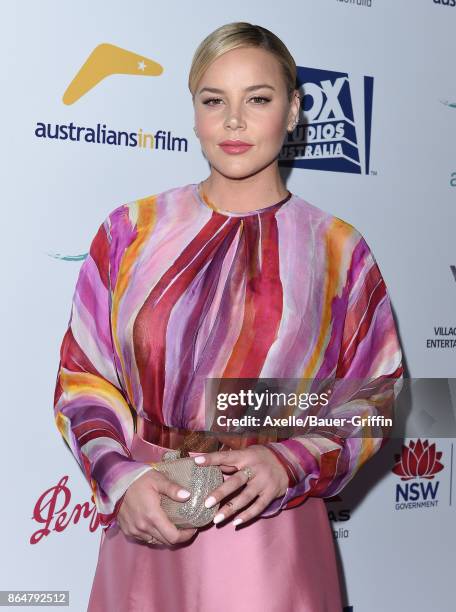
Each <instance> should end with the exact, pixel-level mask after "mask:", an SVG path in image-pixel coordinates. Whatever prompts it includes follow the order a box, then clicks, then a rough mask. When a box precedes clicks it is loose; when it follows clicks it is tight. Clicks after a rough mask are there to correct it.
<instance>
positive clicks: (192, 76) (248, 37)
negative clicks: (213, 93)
mask: <svg viewBox="0 0 456 612" xmlns="http://www.w3.org/2000/svg"><path fill="white" fill-rule="evenodd" d="M239 47H260V48H262V49H265V50H266V51H269V52H270V53H272V54H273V55H274V56H275V58H276V59H277V60H278V62H279V63H280V66H281V68H282V73H283V76H284V80H285V86H286V88H287V95H288V101H290V100H291V96H292V93H293V90H294V89H296V63H295V61H294V59H293V57H292V55H291V53H290V52H289V51H288V49H287V47H286V46H285V44H284V43H283V42H282V41H281V40H280V38H279V37H278V36H276V35H275V34H273V32H271V31H270V30H267V29H266V28H263V27H261V26H259V25H253V24H251V23H247V22H245V21H235V22H233V23H227V24H225V25H223V26H220V27H219V28H217V29H216V30H214V31H213V32H211V34H209V35H208V36H206V38H205V39H204V40H203V41H202V42H201V43H200V44H199V45H198V47H197V49H196V51H195V53H194V55H193V59H192V64H191V67H190V72H189V76H188V88H189V90H190V93H191V94H192V98H194V97H195V93H196V88H197V86H198V83H199V81H200V79H201V77H202V76H203V74H204V72H205V71H206V69H207V68H208V67H209V65H210V64H211V63H212V62H213V61H214V60H216V59H217V58H218V57H220V56H221V55H223V54H224V53H226V52H227V51H231V50H232V49H238V48H239Z"/></svg>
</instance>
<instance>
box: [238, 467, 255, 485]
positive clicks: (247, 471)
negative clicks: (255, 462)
mask: <svg viewBox="0 0 456 612" xmlns="http://www.w3.org/2000/svg"><path fill="white" fill-rule="evenodd" d="M241 472H244V474H245V475H246V476H247V482H248V481H249V480H250V479H251V478H253V472H252V468H251V467H249V466H248V465H246V466H245V467H243V468H242V470H241Z"/></svg>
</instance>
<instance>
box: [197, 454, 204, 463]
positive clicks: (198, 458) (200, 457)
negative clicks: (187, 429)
mask: <svg viewBox="0 0 456 612" xmlns="http://www.w3.org/2000/svg"><path fill="white" fill-rule="evenodd" d="M205 461H206V457H203V456H202V455H201V456H199V457H195V463H204V462H205Z"/></svg>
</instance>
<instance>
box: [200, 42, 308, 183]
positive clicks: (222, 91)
mask: <svg viewBox="0 0 456 612" xmlns="http://www.w3.org/2000/svg"><path fill="white" fill-rule="evenodd" d="M194 108H195V127H196V131H197V135H198V137H199V139H200V142H201V146H202V149H203V151H204V153H205V155H206V157H207V159H208V161H209V163H210V164H211V166H212V168H213V169H215V170H217V171H218V172H219V173H220V174H222V175H224V176H227V177H230V178H242V177H245V176H249V175H252V174H255V173H257V172H259V171H261V170H263V169H264V168H266V167H267V166H268V165H270V164H271V163H274V161H275V160H276V158H277V156H278V154H279V152H280V149H281V147H282V144H283V141H284V137H285V134H286V130H287V127H288V126H289V125H290V124H291V123H292V121H293V119H294V118H295V117H296V116H297V114H298V112H299V99H298V98H297V97H296V96H293V97H292V100H291V102H289V101H288V97H287V91H286V85H285V79H284V77H283V74H282V70H281V66H280V64H279V62H278V60H277V59H276V58H275V57H274V55H272V53H270V52H269V51H266V50H265V49H262V48H259V47H242V48H238V49H232V50H231V51H227V52H226V53H224V54H223V55H222V56H220V57H218V58H217V59H216V60H214V61H213V62H212V64H210V65H209V67H208V68H207V70H206V72H205V73H204V74H203V76H202V77H201V79H200V81H199V83H198V87H197V89H196V92H195V96H194ZM233 140H238V141H239V140H240V141H243V142H245V143H248V144H250V145H251V146H250V147H247V148H246V150H245V151H244V152H242V153H238V154H234V152H235V151H236V149H234V148H233V147H230V148H229V147H225V148H223V147H222V146H221V143H223V142H224V141H233Z"/></svg>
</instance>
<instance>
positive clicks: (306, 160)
mask: <svg viewBox="0 0 456 612" xmlns="http://www.w3.org/2000/svg"><path fill="white" fill-rule="evenodd" d="M297 80H298V87H299V88H301V86H302V88H303V90H304V98H303V101H302V105H303V111H304V122H303V123H300V124H298V125H297V127H296V129H295V130H294V131H293V132H292V133H291V134H289V135H288V137H287V139H286V141H285V142H284V144H283V147H282V150H281V153H280V157H279V163H280V165H281V166H293V167H297V168H308V169H309V170H329V171H332V172H352V173H354V174H369V171H370V148H371V129H372V102H373V90H374V79H373V77H370V76H365V77H363V81H362V87H361V89H362V91H361V92H360V93H358V97H361V98H362V99H361V100H358V98H357V101H358V102H359V104H358V105H357V106H355V108H359V105H361V106H362V109H363V113H360V114H363V115H364V117H361V118H360V117H355V115H354V112H353V101H352V88H351V87H350V79H349V76H348V74H347V73H346V72H335V71H331V70H319V69H317V68H306V67H303V66H298V75H297ZM361 121H364V142H363V147H364V162H362V161H361V160H362V155H360V140H361V139H360V138H359V134H360V133H361V132H362V130H361V125H362V124H361Z"/></svg>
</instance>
